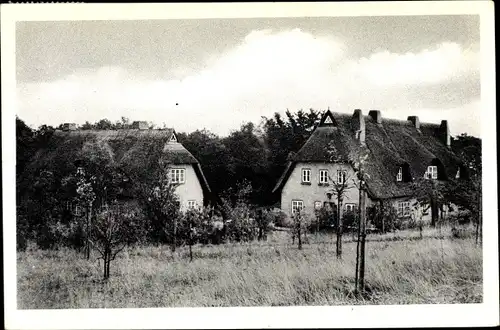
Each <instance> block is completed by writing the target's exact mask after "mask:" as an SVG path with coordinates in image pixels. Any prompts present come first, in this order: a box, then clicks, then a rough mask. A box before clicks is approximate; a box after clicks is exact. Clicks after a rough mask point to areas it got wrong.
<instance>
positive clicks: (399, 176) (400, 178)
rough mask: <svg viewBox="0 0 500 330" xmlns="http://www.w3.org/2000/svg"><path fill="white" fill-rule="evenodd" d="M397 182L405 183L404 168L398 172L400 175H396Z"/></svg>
mask: <svg viewBox="0 0 500 330" xmlns="http://www.w3.org/2000/svg"><path fill="white" fill-rule="evenodd" d="M396 181H398V182H400V181H403V168H402V167H400V168H399V170H398V175H396Z"/></svg>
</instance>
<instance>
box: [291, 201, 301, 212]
mask: <svg viewBox="0 0 500 330" xmlns="http://www.w3.org/2000/svg"><path fill="white" fill-rule="evenodd" d="M303 208H304V202H303V201H300V200H293V201H292V214H295V213H297V212H298V211H300V210H302V209H303Z"/></svg>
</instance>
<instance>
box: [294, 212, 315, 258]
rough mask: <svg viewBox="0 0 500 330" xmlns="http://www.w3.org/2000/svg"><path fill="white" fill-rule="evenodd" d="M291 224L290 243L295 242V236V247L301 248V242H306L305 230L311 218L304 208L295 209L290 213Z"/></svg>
mask: <svg viewBox="0 0 500 330" xmlns="http://www.w3.org/2000/svg"><path fill="white" fill-rule="evenodd" d="M292 221H293V226H292V230H291V234H292V244H295V237H297V244H298V245H297V247H298V249H299V250H302V243H303V242H307V236H306V230H307V228H308V227H309V224H310V223H311V220H310V218H309V216H308V215H307V213H306V212H305V211H304V209H303V208H302V209H297V211H296V212H295V213H294V214H293V215H292Z"/></svg>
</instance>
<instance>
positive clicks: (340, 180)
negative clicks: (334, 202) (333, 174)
mask: <svg viewBox="0 0 500 330" xmlns="http://www.w3.org/2000/svg"><path fill="white" fill-rule="evenodd" d="M346 177H347V171H344V170H338V171H337V184H344V183H346Z"/></svg>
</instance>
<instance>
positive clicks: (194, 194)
mask: <svg viewBox="0 0 500 330" xmlns="http://www.w3.org/2000/svg"><path fill="white" fill-rule="evenodd" d="M172 168H183V169H184V170H185V182H184V183H182V184H180V185H179V186H177V188H176V190H175V193H176V194H177V196H178V198H179V202H180V207H181V210H186V209H187V207H188V201H190V200H193V201H195V202H196V206H203V189H202V187H201V183H200V181H199V180H198V176H197V175H196V172H195V170H194V168H193V166H192V165H190V164H182V165H176V166H172Z"/></svg>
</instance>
